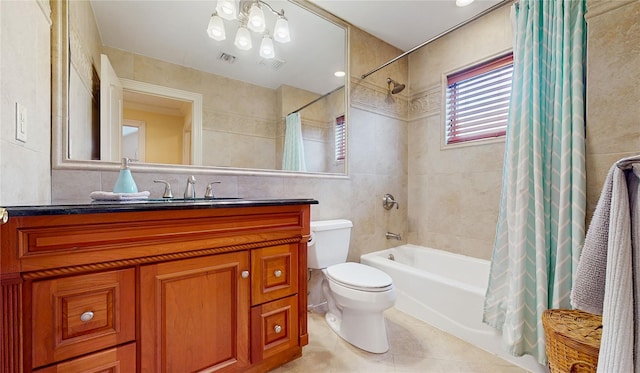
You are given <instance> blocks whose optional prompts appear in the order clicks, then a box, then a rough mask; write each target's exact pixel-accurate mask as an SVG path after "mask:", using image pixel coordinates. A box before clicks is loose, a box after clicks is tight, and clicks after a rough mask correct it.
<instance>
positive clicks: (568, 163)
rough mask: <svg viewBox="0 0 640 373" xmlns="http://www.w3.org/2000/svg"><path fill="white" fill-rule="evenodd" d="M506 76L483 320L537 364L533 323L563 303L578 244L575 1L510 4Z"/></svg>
mask: <svg viewBox="0 0 640 373" xmlns="http://www.w3.org/2000/svg"><path fill="white" fill-rule="evenodd" d="M513 7H514V8H513V11H512V16H513V21H514V70H513V71H514V73H513V74H514V75H513V86H512V98H511V105H510V111H509V124H508V129H507V142H506V151H505V161H504V174H503V181H502V197H501V204H500V213H499V218H498V225H497V231H496V239H495V243H494V248H493V257H492V261H491V273H490V277H489V287H488V289H487V294H486V298H485V309H484V318H483V319H484V321H485V322H486V323H487V324H489V325H491V326H493V327H495V328H497V329H500V330H502V338H503V344H504V347H505V348H506V349H507V350H508V351H509V352H510V353H511V354H513V355H516V356H520V355H523V354H530V355H533V356H534V357H535V358H537V360H538V361H539V362H540V363H542V364H544V363H545V360H546V356H545V343H544V331H543V328H542V323H541V316H542V312H543V311H544V310H545V309H548V308H571V306H570V304H569V295H570V292H571V286H572V280H573V277H574V274H575V270H576V266H577V263H578V259H579V256H580V248H581V247H582V244H583V241H584V235H585V227H584V220H585V205H586V203H585V200H586V198H585V149H584V147H585V144H584V143H585V128H584V126H585V122H584V112H585V105H584V100H585V85H584V76H585V74H584V73H585V71H584V68H585V63H584V59H585V58H584V55H585V47H586V24H585V20H584V11H585V2H584V0H552V1H540V0H520V1H519V3H517V4H514V6H513Z"/></svg>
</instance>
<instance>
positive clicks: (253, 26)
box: [247, 2, 266, 32]
mask: <svg viewBox="0 0 640 373" xmlns="http://www.w3.org/2000/svg"><path fill="white" fill-rule="evenodd" d="M265 23H266V21H265V20H264V12H263V11H262V8H260V4H259V3H258V2H256V3H254V4H253V5H251V10H249V20H248V21H247V26H248V27H249V30H251V31H253V32H264V29H265Z"/></svg>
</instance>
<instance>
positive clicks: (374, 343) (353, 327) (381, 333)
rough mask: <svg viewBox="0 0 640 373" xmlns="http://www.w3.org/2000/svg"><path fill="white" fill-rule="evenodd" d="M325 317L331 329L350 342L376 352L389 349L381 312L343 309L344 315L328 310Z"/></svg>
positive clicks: (383, 351)
mask: <svg viewBox="0 0 640 373" xmlns="http://www.w3.org/2000/svg"><path fill="white" fill-rule="evenodd" d="M324 318H325V320H326V321H327V324H328V325H329V327H330V328H331V330H333V331H334V332H335V333H336V334H337V335H338V336H340V338H342V339H344V340H345V341H347V342H349V343H350V344H352V345H354V346H356V347H358V348H360V349H362V350H365V351H368V352H372V353H375V354H382V353H385V352H387V351H389V341H388V340H387V329H386V325H385V321H384V316H383V315H382V313H381V312H377V313H362V311H361V310H360V311H358V312H349V311H348V310H344V309H343V310H342V317H340V316H339V315H336V314H334V313H331V312H327V313H326V314H325V316H324Z"/></svg>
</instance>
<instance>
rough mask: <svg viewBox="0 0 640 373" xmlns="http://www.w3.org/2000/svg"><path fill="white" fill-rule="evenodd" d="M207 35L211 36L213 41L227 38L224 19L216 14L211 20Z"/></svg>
mask: <svg viewBox="0 0 640 373" xmlns="http://www.w3.org/2000/svg"><path fill="white" fill-rule="evenodd" d="M207 34H209V37H210V38H211V39H214V40H218V41H221V40H224V39H226V38H227V35H226V32H225V31H224V23H223V22H222V18H220V16H219V15H218V14H216V13H214V14H213V15H212V16H211V19H210V20H209V26H208V27H207Z"/></svg>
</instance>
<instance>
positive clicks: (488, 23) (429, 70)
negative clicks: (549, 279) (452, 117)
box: [408, 6, 511, 259]
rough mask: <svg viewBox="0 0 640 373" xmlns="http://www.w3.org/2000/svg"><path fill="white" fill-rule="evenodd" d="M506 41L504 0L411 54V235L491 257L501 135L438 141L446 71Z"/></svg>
mask: <svg viewBox="0 0 640 373" xmlns="http://www.w3.org/2000/svg"><path fill="white" fill-rule="evenodd" d="M510 49H511V27H510V23H509V7H508V6H507V7H502V8H500V9H498V10H496V11H493V12H491V13H490V14H488V15H487V16H485V17H482V18H481V19H478V20H477V21H474V22H472V23H470V24H469V25H467V26H464V27H463V28H460V29H458V30H457V31H454V32H452V33H450V34H449V35H446V36H445V37H443V38H440V39H438V40H436V41H435V42H433V43H430V44H428V45H426V46H425V47H423V48H421V49H420V50H418V51H416V52H415V53H413V54H411V55H410V57H409V82H410V88H411V91H410V93H411V97H410V99H409V143H408V153H409V159H408V167H409V177H408V180H409V190H408V194H409V200H410V201H411V205H410V206H409V211H408V212H409V241H410V242H411V243H414V244H418V245H423V246H428V247H434V248H437V249H441V250H447V251H452V252H456V253H461V254H465V255H470V256H474V257H479V258H483V259H489V258H490V257H491V251H492V247H493V238H494V234H495V225H496V222H497V219H498V209H499V205H500V190H501V182H502V163H503V157H504V141H497V142H496V141H493V142H488V143H486V142H485V143H482V144H477V145H474V146H459V147H453V148H443V146H442V143H443V134H444V109H443V105H442V100H443V98H442V97H443V94H444V93H443V92H444V90H445V89H446V86H445V85H444V84H443V76H446V74H447V73H450V72H453V71H456V70H459V69H461V68H464V67H467V66H470V65H473V64H475V63H478V62H480V61H482V60H486V59H488V58H490V57H492V56H497V55H499V54H501V53H504V52H505V51H509V50H510Z"/></svg>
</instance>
